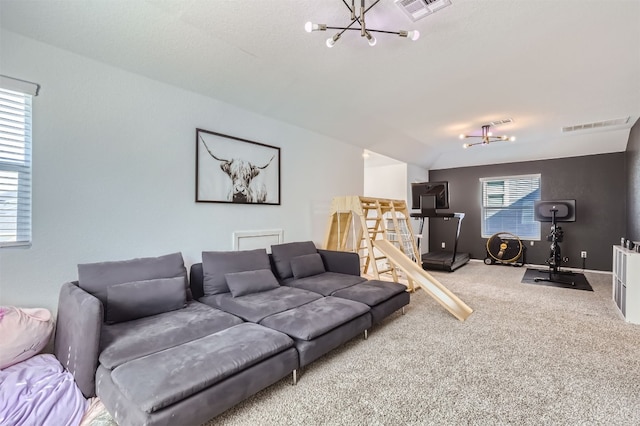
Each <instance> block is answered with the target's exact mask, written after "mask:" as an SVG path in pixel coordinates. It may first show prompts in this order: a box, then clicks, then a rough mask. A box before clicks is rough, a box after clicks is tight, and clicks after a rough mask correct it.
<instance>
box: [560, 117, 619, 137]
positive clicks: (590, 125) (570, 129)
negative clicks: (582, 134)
mask: <svg viewBox="0 0 640 426" xmlns="http://www.w3.org/2000/svg"><path fill="white" fill-rule="evenodd" d="M629 118H630V117H622V118H614V119H613V120H605V121H596V122H595V123H587V124H576V125H575V126H566V127H563V128H562V133H567V132H576V131H578V130H597V129H601V128H603V127H610V126H621V125H623V124H627V123H628V122H629Z"/></svg>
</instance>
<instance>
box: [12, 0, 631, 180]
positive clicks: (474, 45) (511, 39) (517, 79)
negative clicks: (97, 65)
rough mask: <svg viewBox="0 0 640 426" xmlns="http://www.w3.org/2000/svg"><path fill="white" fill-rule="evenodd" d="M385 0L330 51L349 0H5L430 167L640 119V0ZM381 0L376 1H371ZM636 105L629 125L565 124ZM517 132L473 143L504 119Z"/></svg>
mask: <svg viewBox="0 0 640 426" xmlns="http://www.w3.org/2000/svg"><path fill="white" fill-rule="evenodd" d="M451 1H452V5H451V6H448V7H446V8H444V9H442V10H440V11H438V12H436V13H434V14H433V15H431V16H428V17H426V18H424V19H422V20H419V21H417V22H415V23H413V22H412V21H411V20H410V19H409V18H408V17H406V16H405V15H404V14H403V13H402V11H401V10H399V8H398V7H397V6H396V5H395V4H394V1H393V0H382V1H381V2H380V3H379V4H378V5H376V6H375V7H374V8H373V9H371V11H370V12H369V13H367V15H366V17H367V24H368V26H369V27H372V28H378V29H385V30H394V31H396V30H399V29H407V30H409V29H417V30H419V31H420V33H421V38H420V39H419V40H418V41H416V42H411V41H409V40H407V39H403V38H399V37H397V36H392V35H378V36H377V39H378V43H377V45H376V46H375V47H369V46H368V44H367V43H366V41H365V40H364V39H362V38H360V37H359V33H358V32H355V31H353V32H348V33H346V34H345V35H344V36H343V37H342V38H341V39H340V40H338V42H337V43H336V45H335V46H334V47H333V48H332V49H329V48H327V47H326V46H325V40H326V38H327V37H329V36H330V35H332V34H333V33H334V32H331V31H328V32H314V33H311V34H308V33H306V32H304V29H303V26H304V23H305V22H306V21H309V20H311V21H313V22H318V23H327V24H329V25H335V26H343V25H346V24H348V22H349V15H348V10H347V8H346V7H345V5H344V4H343V2H342V1H341V0H324V1H318V0H295V1H294V0H260V1H256V0H183V1H175V0H147V1H143V0H126V1H121V0H92V1H72V0H42V1H38V0H30V1H24V0H0V16H1V21H0V24H1V25H2V28H3V29H7V30H10V31H13V32H16V33H19V34H22V35H25V36H27V37H31V38H34V39H37V40H40V41H43V42H45V43H49V44H51V45H54V46H58V47H61V48H63V49H67V50H69V51H72V52H76V53H78V54H81V55H84V56H87V57H90V58H93V59H96V60H98V61H102V62H105V63H108V64H111V65H114V66H117V67H120V68H123V69H126V70H129V71H132V72H135V73H138V74H142V75H145V76H147V77H150V78H153V79H156V80H160V81H163V82H167V83H170V84H172V85H175V86H179V87H182V88H185V89H188V90H192V91H194V92H197V93H200V94H203V95H206V96H211V97H214V98H217V99H220V100H223V101H225V102H228V103H231V104H235V105H238V106H240V107H243V108H246V109H249V110H252V111H255V112H258V113H260V114H264V115H266V116H270V117H274V118H276V119H279V120H282V121H285V122H288V123H291V124H294V125H297V126H300V127H303V128H307V129H310V130H313V131H316V132H319V133H322V134H325V135H327V136H330V137H333V138H336V139H339V140H342V141H345V142H348V143H351V144H354V145H358V146H361V147H363V148H366V149H369V150H371V151H374V152H378V153H381V154H384V155H387V156H389V157H392V158H396V159H399V160H402V161H407V162H410V163H414V164H418V165H421V166H423V167H426V168H432V169H437V168H447V167H457V166H467V165H477V164H489V163H499V162H511V161H523V160H531V159H544V158H555V157H563V156H573V155H588V154H596V153H604V152H617V151H624V150H625V147H626V143H627V139H628V135H629V129H630V127H631V126H632V125H633V124H634V123H635V121H636V120H637V119H638V117H640V0H554V1H551V0H528V1H525V0H483V1H479V0H451ZM370 3H371V1H370V0H367V4H370ZM626 116H630V120H629V122H628V123H627V124H626V125H622V126H616V127H611V128H609V129H599V130H597V131H579V132H574V133H572V134H563V133H562V132H561V128H562V127H563V126H573V125H577V124H584V123H590V122H594V121H603V120H609V119H615V118H620V117H626ZM505 118H512V119H513V120H514V121H513V123H510V124H506V125H502V126H500V127H499V128H496V129H495V132H496V133H502V132H505V133H509V134H514V135H516V137H517V141H516V142H514V143H506V142H504V143H496V144H492V145H489V146H486V147H484V146H482V147H474V148H470V149H468V150H463V149H462V148H461V145H462V142H461V141H460V140H459V139H458V138H457V135H458V134H459V133H463V132H467V133H468V132H473V131H476V132H479V130H480V126H481V125H482V124H486V123H488V122H490V121H493V120H500V119H505Z"/></svg>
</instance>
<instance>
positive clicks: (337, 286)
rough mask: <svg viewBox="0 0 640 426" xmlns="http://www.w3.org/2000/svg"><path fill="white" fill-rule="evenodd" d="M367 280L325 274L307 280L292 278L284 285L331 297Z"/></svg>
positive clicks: (353, 276) (358, 277) (331, 273)
mask: <svg viewBox="0 0 640 426" xmlns="http://www.w3.org/2000/svg"><path fill="white" fill-rule="evenodd" d="M365 281H366V278H362V277H360V276H356V275H348V274H339V273H336V272H324V273H322V274H318V275H312V276H310V277H305V278H300V279H296V278H291V279H289V280H286V281H285V282H284V285H286V286H289V287H295V288H302V289H304V290H309V291H314V292H316V293H320V294H322V295H323V296H331V295H332V294H333V293H334V292H336V291H338V290H342V289H344V288H347V287H351V286H352V285H356V284H358V283H362V282H365Z"/></svg>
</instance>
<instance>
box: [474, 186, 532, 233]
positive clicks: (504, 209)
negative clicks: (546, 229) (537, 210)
mask: <svg viewBox="0 0 640 426" xmlns="http://www.w3.org/2000/svg"><path fill="white" fill-rule="evenodd" d="M480 182H481V183H482V226H481V228H482V237H483V238H489V237H491V236H492V235H493V234H497V233H499V232H510V233H512V234H514V235H517V236H518V237H519V238H521V239H527V240H539V239H540V222H537V221H536V220H535V219H534V202H535V201H537V200H540V175H539V174H538V175H523V176H506V177H494V178H481V179H480Z"/></svg>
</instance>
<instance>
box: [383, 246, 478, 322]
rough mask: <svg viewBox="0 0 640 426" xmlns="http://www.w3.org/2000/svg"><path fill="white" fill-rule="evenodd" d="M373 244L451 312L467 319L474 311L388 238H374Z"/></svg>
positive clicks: (461, 319)
mask: <svg viewBox="0 0 640 426" xmlns="http://www.w3.org/2000/svg"><path fill="white" fill-rule="evenodd" d="M373 245H374V247H375V248H377V249H378V250H380V251H381V252H382V253H383V254H384V255H385V256H386V257H387V259H389V261H390V262H393V263H394V264H395V265H396V266H397V267H398V268H400V269H402V270H403V271H404V273H405V274H407V277H408V278H410V279H412V280H413V281H414V282H415V283H416V284H418V285H419V286H420V287H422V288H423V289H424V291H426V292H427V294H429V295H430V296H431V297H433V298H434V299H435V300H436V301H437V302H438V303H440V304H441V305H442V306H443V307H444V308H445V309H446V310H448V311H449V312H451V314H453V316H454V317H456V318H458V319H459V320H460V321H464V320H466V319H467V318H468V317H469V315H471V313H472V312H473V309H471V308H470V307H469V306H467V304H466V303H464V302H463V301H462V300H460V299H459V298H458V296H456V295H455V294H453V293H452V292H450V291H449V290H448V289H447V288H446V287H445V286H444V285H442V283H440V282H439V281H438V280H437V279H435V278H434V277H433V275H431V274H429V273H428V272H427V271H425V270H424V269H422V268H421V267H420V265H418V264H417V263H416V262H414V261H413V260H411V259H409V258H408V257H407V255H405V254H404V253H403V252H402V251H400V249H398V248H397V247H396V246H394V245H393V243H391V242H390V241H388V240H374V241H373Z"/></svg>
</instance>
